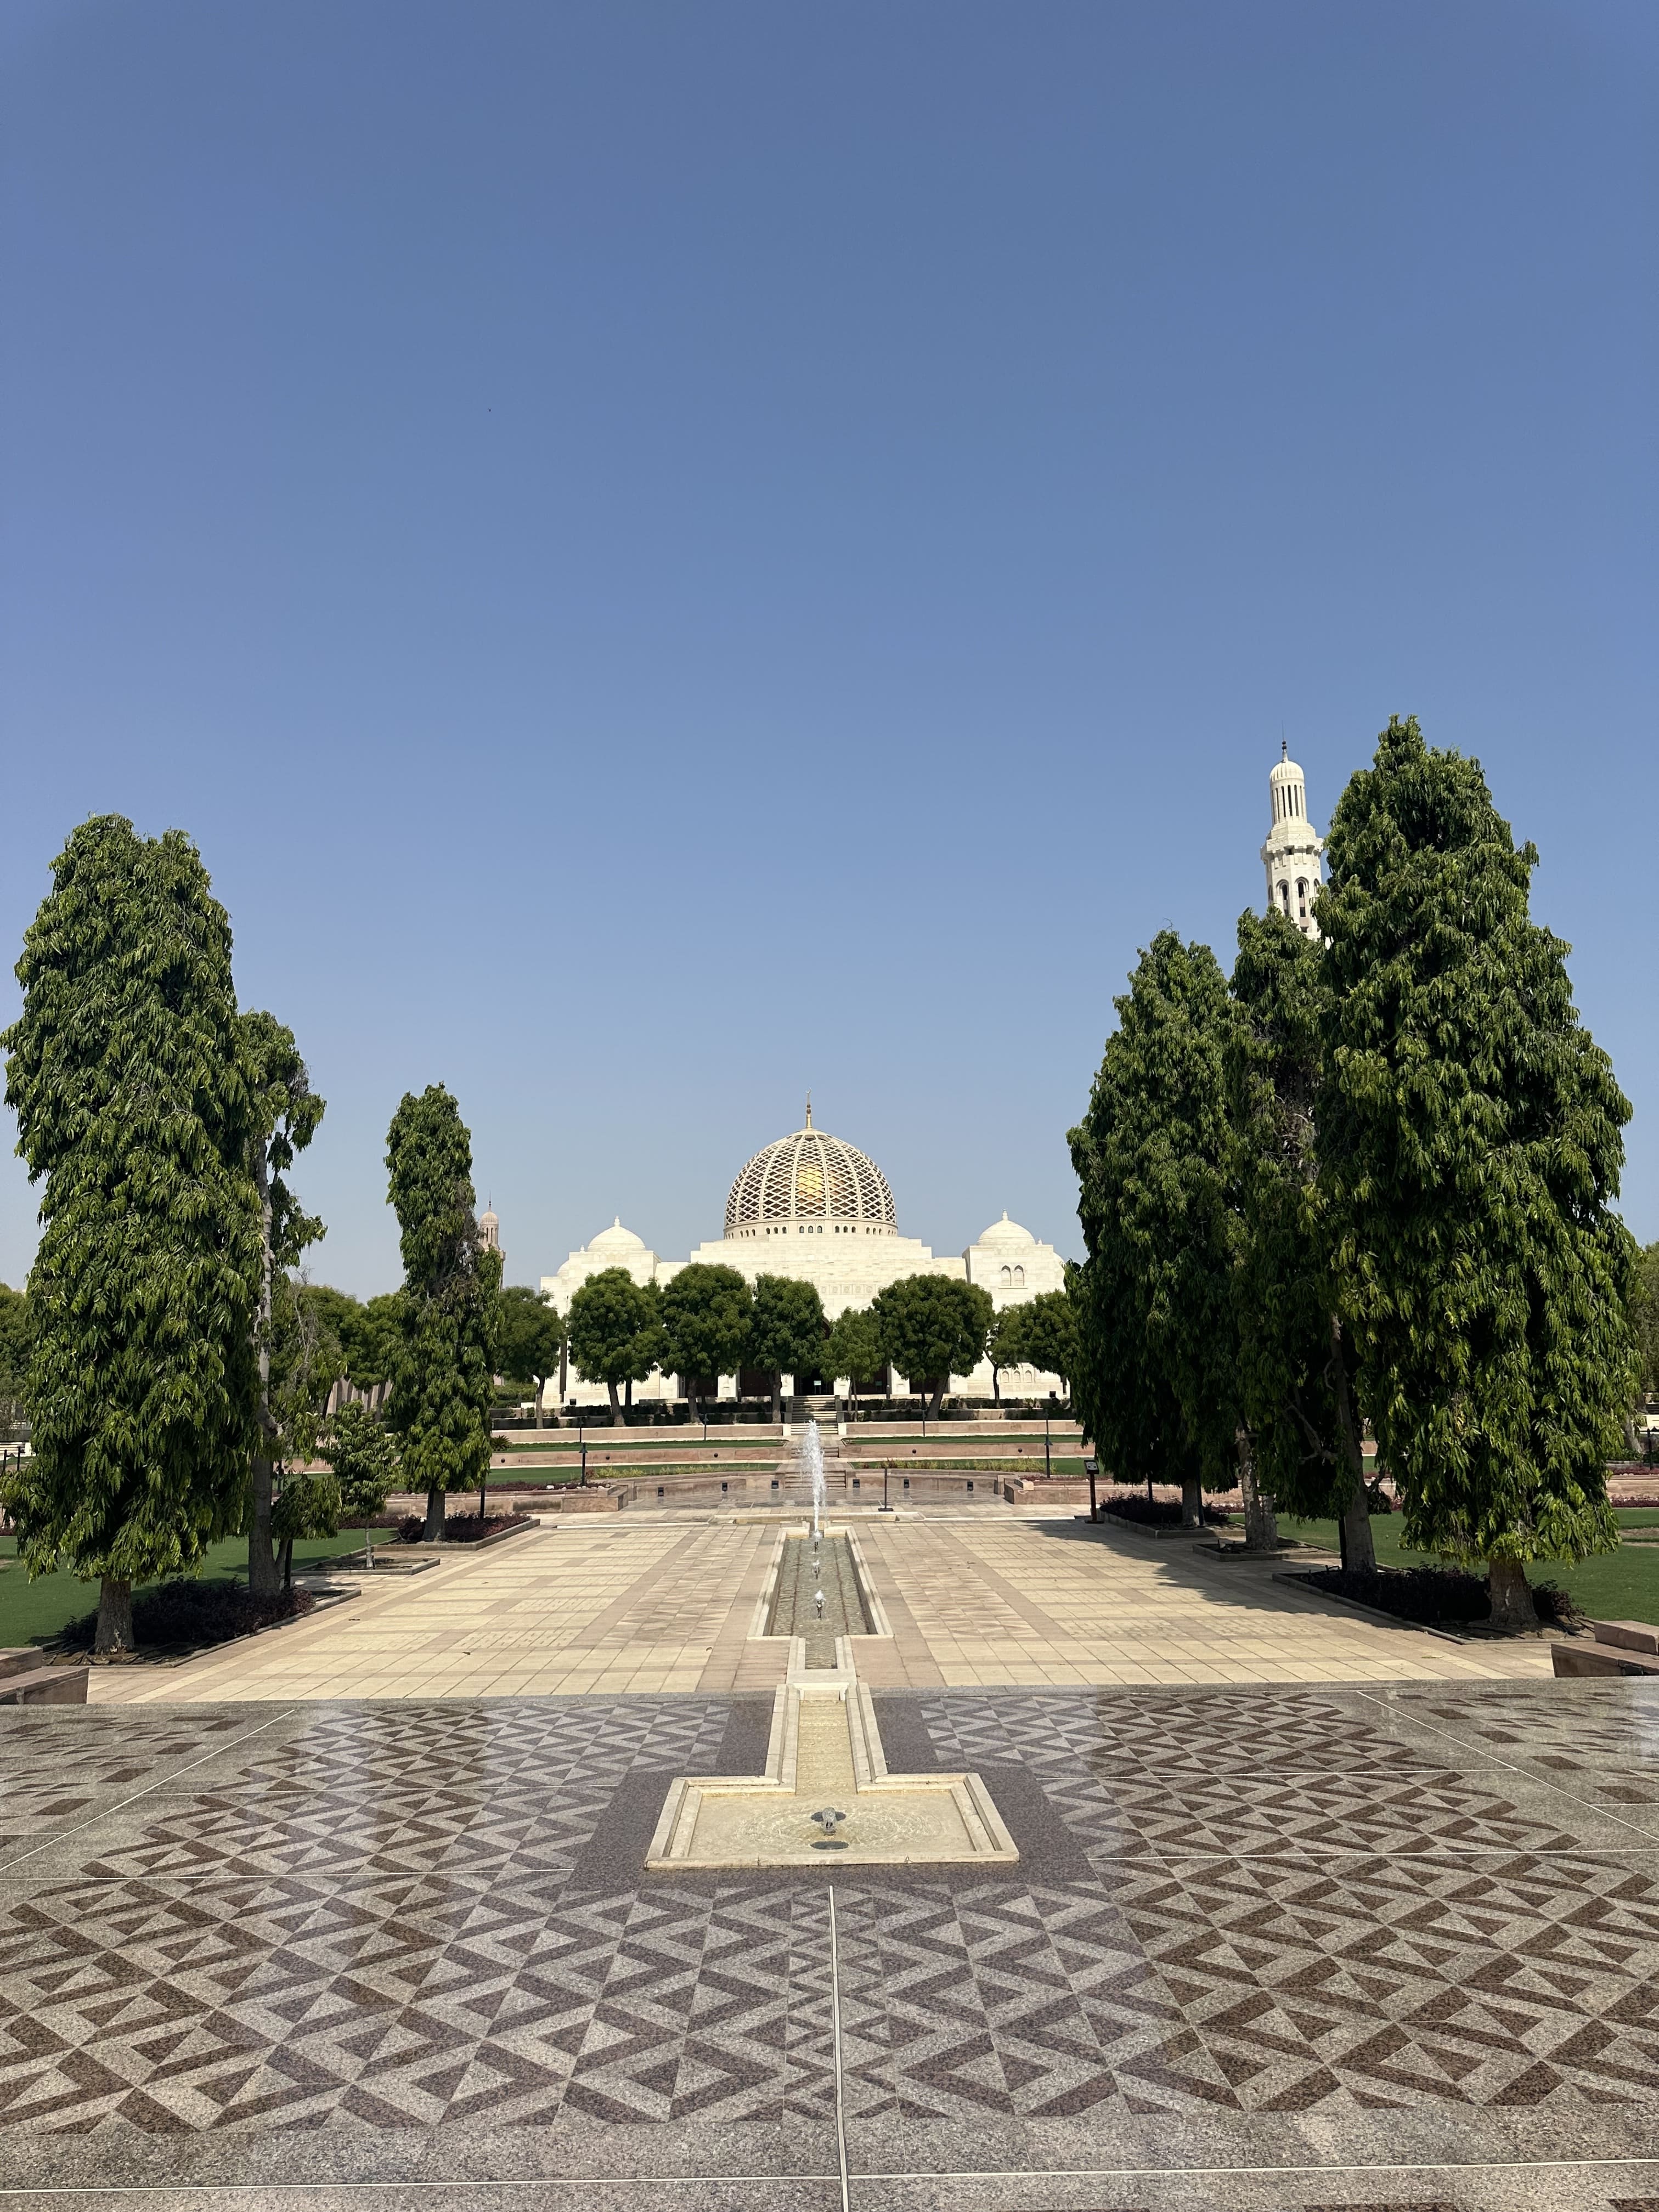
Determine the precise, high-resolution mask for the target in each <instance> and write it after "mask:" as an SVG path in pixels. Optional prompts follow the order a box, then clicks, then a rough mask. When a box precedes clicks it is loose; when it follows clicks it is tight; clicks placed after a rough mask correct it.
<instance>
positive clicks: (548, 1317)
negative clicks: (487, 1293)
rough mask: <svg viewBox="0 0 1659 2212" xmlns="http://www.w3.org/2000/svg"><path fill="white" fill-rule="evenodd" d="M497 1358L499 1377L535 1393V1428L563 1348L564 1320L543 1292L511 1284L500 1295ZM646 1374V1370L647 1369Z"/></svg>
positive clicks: (556, 1370)
mask: <svg viewBox="0 0 1659 2212" xmlns="http://www.w3.org/2000/svg"><path fill="white" fill-rule="evenodd" d="M500 1319H501V1334H500V1338H499V1350H498V1353H497V1357H498V1358H499V1359H500V1362H501V1365H500V1369H499V1372H500V1373H501V1376H502V1378H503V1379H504V1380H505V1381H507V1382H508V1383H516V1384H517V1385H518V1386H519V1387H520V1389H523V1387H524V1386H525V1385H526V1383H527V1384H529V1386H530V1387H531V1388H532V1389H533V1390H534V1391H535V1393H536V1425H537V1426H538V1428H539V1427H540V1425H541V1419H542V1395H543V1393H544V1390H545V1389H546V1388H547V1385H548V1383H549V1382H550V1380H551V1378H552V1377H553V1376H555V1375H556V1374H557V1373H558V1371H559V1354H560V1352H562V1350H563V1349H564V1317H563V1316H562V1314H560V1313H559V1312H558V1311H557V1310H556V1309H555V1307H554V1306H553V1305H552V1304H550V1301H549V1299H548V1297H547V1296H546V1294H545V1292H544V1291H532V1289H531V1288H530V1287H529V1285H527V1284H525V1283H513V1284H512V1285H509V1286H508V1287H507V1289H506V1290H504V1291H502V1292H501V1306H500ZM647 1372H649V1370H647Z"/></svg>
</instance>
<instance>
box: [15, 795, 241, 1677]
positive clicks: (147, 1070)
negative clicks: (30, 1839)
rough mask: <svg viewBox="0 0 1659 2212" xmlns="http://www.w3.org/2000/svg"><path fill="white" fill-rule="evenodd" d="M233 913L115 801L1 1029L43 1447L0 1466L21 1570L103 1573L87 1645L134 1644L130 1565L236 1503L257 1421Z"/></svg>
mask: <svg viewBox="0 0 1659 2212" xmlns="http://www.w3.org/2000/svg"><path fill="white" fill-rule="evenodd" d="M230 951H231V940H230V924H229V922H228V920H227V919H226V916H225V913H224V909H223V908H222V907H221V906H220V905H219V903H218V902H217V901H216V899H215V898H214V897H213V896H212V893H211V891H210V887H209V884H208V878H207V872H206V871H205V870H204V867H203V866H202V863H201V860H200V858H199V856H198V854H197V852H196V849H195V848H194V847H193V846H192V845H191V842H190V841H189V840H188V838H186V837H185V836H183V834H182V833H181V832H180V831H179V830H176V829H174V830H169V831H168V832H167V835H166V836H162V837H160V838H154V839H147V838H140V837H138V836H137V835H136V834H135V833H134V830H133V828H132V825H131V823H130V822H126V821H124V820H122V819H120V818H119V817H117V816H113V815H106V816H103V817H96V818H94V819H93V820H91V821H88V822H85V823H82V825H81V827H80V828H79V829H76V831H75V833H74V835H73V836H71V837H70V841H69V843H68V844H67V845H66V846H65V847H64V851H63V852H62V853H61V854H59V856H58V861H57V863H56V866H55V869H54V872H53V882H52V890H51V891H50V892H49V893H48V894H47V896H46V899H45V901H44V902H43V903H42V905H41V907H40V911H39V913H38V914H37V915H36V916H35V918H34V921H33V923H32V924H31V926H30V927H29V930H28V933H27V937H26V938H25V939H24V945H23V954H22V957H21V960H20V961H19V962H18V963H17V977H18V981H20V982H21V985H22V987H23V1011H22V1013H21V1017H20V1018H19V1019H18V1020H17V1021H16V1022H15V1024H14V1025H13V1026H12V1028H11V1029H10V1030H8V1031H7V1033H6V1035H5V1036H4V1038H3V1039H0V1044H3V1047H4V1048H5V1050H6V1051H7V1053H8V1054H9V1061H8V1065H7V1070H6V1100H7V1103H8V1104H9V1106H10V1107H11V1108H12V1109H13V1111H14V1112H15V1114H16V1115H17V1122H18V1146H17V1149H18V1151H19V1152H20V1153H21V1155H22V1157H23V1158H24V1159H25V1160H26V1161H27V1164H28V1170H29V1176H30V1179H31V1180H32V1181H37V1182H38V1181H40V1179H41V1178H42V1177H44V1178H45V1182H46V1190H45V1194H44V1196H43V1198H42V1200H41V1206H40V1219H41V1225H42V1227H41V1237H40V1249H39V1250H38V1252H37V1254H36V1256H35V1261H34V1267H33V1273H31V1275H30V1278H29V1293H28V1295H29V1307H30V1315H31V1320H32V1322H33V1343H32V1347H31V1352H30V1360H29V1373H28V1387H27V1398H28V1404H29V1410H30V1413H31V1417H32V1421H33V1443H34V1450H33V1455H32V1456H31V1457H30V1459H29V1460H28V1461H27V1462H25V1464H24V1466H23V1467H22V1468H21V1469H20V1471H19V1472H18V1474H16V1475H15V1477H14V1478H12V1479H11V1480H9V1482H8V1485H7V1489H6V1497H5V1501H4V1502H5V1504H6V1505H7V1507H8V1509H9V1511H10V1513H11V1515H12V1516H13V1517H14V1519H15V1522H16V1523H17V1529H18V1539H19V1550H20V1552H21V1555H22V1558H23V1559H24V1560H25V1562H26V1563H27V1567H28V1570H29V1572H30V1573H31V1574H34V1575H39V1574H46V1573H50V1572H51V1571H52V1570H53V1569H55V1568H57V1567H58V1566H60V1565H65V1566H67V1567H68V1568H69V1569H70V1571H71V1572H73V1573H75V1574H77V1575H80V1576H82V1577H86V1578H88V1579H90V1578H92V1577H98V1578H99V1580H100V1583H101V1589H100V1595H99V1603H98V1626H97V1632H96V1639H95V1646H94V1648H95V1649H96V1650H99V1651H100V1652H107V1651H113V1650H131V1645H132V1584H133V1583H135V1582H141V1581H146V1580H149V1579H150V1578H152V1577H158V1576H162V1575H167V1574H173V1573H177V1572H179V1571H180V1570H181V1569H189V1568H192V1567H194V1566H196V1565H197V1564H198V1563H199V1561H200V1559H201V1557H202V1554H203V1553H204V1551H205V1550H206V1548H207V1547H208V1546H209V1545H210V1543H212V1542H213V1541H216V1539H217V1538H219V1537H221V1536H223V1535H225V1534H228V1533H229V1532H230V1531H231V1530H232V1529H234V1528H240V1524H241V1518H242V1513H243V1509H244V1504H245V1500H246V1492H247V1471H248V1463H249V1458H250V1455H251V1454H252V1449H253V1444H254V1442H255V1437H256V1433H257V1431H256V1408H257V1407H258V1368H257V1365H256V1362H255V1352H254V1345H255V1328H256V1320H257V1314H258V1297H259V1284H260V1277H261V1263H262V1237H261V1233H260V1230H261V1225H260V1210H259V1195H258V1190H257V1188H255V1185H254V1182H253V1178H252V1174H251V1172H250V1169H249V1154H250V1148H251V1146H252V1142H253V1140H254V1136H255V1133H256V1131H257V1128H258V1115H257V1110H256V1107H255V1103H254V1101H253V1099H252V1096H251V1094H250V1091H249V1088H248V1081H247V1074H246V1066H245V1065H244V1060H243V1055H242V1053H241V1050H240V1027H239V1024H238V1019H237V1013H236V995H235V992H234V988H233V986H232V981H231V963H230Z"/></svg>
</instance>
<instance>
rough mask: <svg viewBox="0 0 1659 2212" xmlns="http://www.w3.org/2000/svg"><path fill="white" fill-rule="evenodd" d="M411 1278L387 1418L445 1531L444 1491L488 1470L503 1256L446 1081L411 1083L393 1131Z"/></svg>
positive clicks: (389, 1153) (391, 1154)
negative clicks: (484, 1237) (483, 1241)
mask: <svg viewBox="0 0 1659 2212" xmlns="http://www.w3.org/2000/svg"><path fill="white" fill-rule="evenodd" d="M386 1167H387V1170H389V1172H390V1176H391V1199H392V1207H393V1209H394V1210H395V1212H396V1213H397V1216H398V1228H399V1231H400V1232H401V1234H400V1237H399V1243H400V1246H401V1249H402V1252H403V1261H404V1287H403V1292H402V1296H401V1297H400V1299H399V1301H398V1338H397V1341H396V1344H395V1346H394V1347H393V1351H392V1376H391V1382H392V1391H391V1395H390V1397H389V1399H388V1401H387V1406H386V1425H387V1426H388V1427H389V1428H390V1429H392V1431H393V1432H394V1433H395V1434H396V1435H397V1436H398V1437H400V1438H401V1439H402V1458H403V1465H404V1474H405V1475H406V1477H407V1479H408V1480H409V1482H410V1486H411V1487H413V1488H415V1489H418V1490H424V1491H425V1492H426V1537H427V1541H428V1543H436V1542H438V1541H440V1540H441V1537H442V1535H443V1528H444V1498H445V1494H446V1492H449V1491H451V1490H471V1489H473V1488H474V1487H476V1486H477V1484H479V1483H480V1482H482V1481H483V1479H484V1477H485V1476H486V1475H487V1474H488V1473H489V1408H490V1404H491V1401H492V1400H493V1398H494V1396H495V1359H496V1328H497V1319H496V1309H497V1303H498V1299H499V1296H500V1289H501V1255H500V1253H499V1252H493V1251H492V1252H486V1251H484V1250H483V1249H481V1248H480V1245H479V1243H478V1225H477V1218H476V1216H475V1213H474V1211H473V1209H474V1206H475V1205H476V1204H477V1200H476V1197H475V1194H474V1192H473V1188H472V1139H471V1136H470V1134H469V1133H468V1131H467V1128H466V1125H465V1122H464V1121H462V1120H461V1115H460V1109H459V1106H458V1105H457V1104H456V1103H455V1101H454V1099H453V1097H451V1096H450V1094H449V1092H448V1091H446V1090H445V1089H444V1087H443V1085H441V1084H429V1085H428V1087H427V1088H426V1090H424V1091H422V1093H421V1095H420V1097H418V1098H416V1097H415V1096H414V1095H413V1093H411V1092H405V1093H404V1098H403V1102H402V1103H401V1104H400V1105H399V1107H398V1110H397V1112H396V1113H395V1114H394V1115H392V1127H391V1129H390V1130H389V1131H388V1133H387V1137H386Z"/></svg>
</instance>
